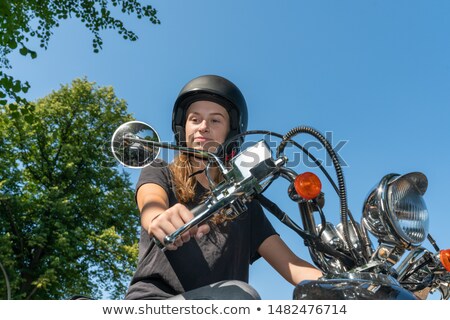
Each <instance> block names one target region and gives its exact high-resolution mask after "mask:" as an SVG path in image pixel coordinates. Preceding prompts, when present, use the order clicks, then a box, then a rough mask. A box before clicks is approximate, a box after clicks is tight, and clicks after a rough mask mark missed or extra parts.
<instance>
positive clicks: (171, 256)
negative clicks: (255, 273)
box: [125, 161, 276, 299]
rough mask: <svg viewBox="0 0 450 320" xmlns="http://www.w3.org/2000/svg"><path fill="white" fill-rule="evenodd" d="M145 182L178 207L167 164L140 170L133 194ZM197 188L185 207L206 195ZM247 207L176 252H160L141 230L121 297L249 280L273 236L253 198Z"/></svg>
mask: <svg viewBox="0 0 450 320" xmlns="http://www.w3.org/2000/svg"><path fill="white" fill-rule="evenodd" d="M146 183H155V184H158V185H160V186H161V187H162V188H163V189H164V190H165V191H166V193H167V195H168V198H169V206H173V205H175V204H176V203H178V201H177V199H176V196H175V193H174V188H173V182H172V178H171V172H170V170H169V168H168V165H167V163H165V162H163V161H159V162H154V163H153V164H152V165H150V166H147V167H145V168H144V169H142V171H141V175H140V177H139V181H138V183H137V185H136V190H138V189H139V187H140V186H142V185H143V184H146ZM197 185H198V187H197V190H196V194H197V197H196V199H195V200H194V201H193V202H192V203H189V204H187V207H188V208H193V207H194V206H195V205H196V204H197V203H198V201H199V200H200V199H201V198H203V197H202V196H203V195H204V193H205V192H206V190H205V189H204V188H203V187H202V186H201V185H200V184H197ZM247 207H248V210H247V211H246V212H244V213H242V214H241V215H240V216H239V217H237V218H236V219H235V220H233V221H228V222H226V223H224V224H221V225H214V224H211V231H210V232H209V233H208V234H206V235H204V236H203V237H202V238H201V239H200V240H197V239H191V240H190V241H189V242H187V243H185V244H183V246H182V247H180V248H178V249H177V250H175V251H165V252H162V251H161V250H160V249H159V248H158V247H156V246H155V245H154V243H153V242H152V241H151V238H150V237H149V235H148V233H147V232H146V231H145V230H144V229H143V228H142V229H141V236H140V241H139V261H138V265H137V269H136V272H135V274H134V276H133V278H132V280H131V284H130V286H129V288H128V292H127V295H126V297H125V298H126V299H166V298H169V297H171V296H173V295H177V294H180V293H183V292H186V291H189V290H192V289H196V288H199V287H202V286H205V285H208V284H212V283H215V282H218V281H222V280H241V281H245V282H248V273H249V265H250V264H251V263H253V262H254V261H255V260H257V259H258V258H259V257H260V256H259V254H258V252H257V250H258V247H259V246H260V245H261V243H262V242H263V241H264V240H265V239H267V238H268V237H270V236H271V235H274V234H276V232H275V230H274V228H273V227H272V225H271V223H270V222H269V220H267V218H266V216H265V214H264V212H263V210H262V208H261V205H260V204H259V203H258V202H257V201H256V200H254V201H252V202H250V203H247Z"/></svg>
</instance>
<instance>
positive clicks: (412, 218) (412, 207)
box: [387, 173, 429, 244]
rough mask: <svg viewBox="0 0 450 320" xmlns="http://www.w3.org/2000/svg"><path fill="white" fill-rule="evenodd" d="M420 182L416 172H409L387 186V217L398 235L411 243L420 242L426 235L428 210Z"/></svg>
mask: <svg viewBox="0 0 450 320" xmlns="http://www.w3.org/2000/svg"><path fill="white" fill-rule="evenodd" d="M425 179H426V178H425ZM421 182H422V179H420V177H418V176H417V173H414V174H411V173H410V174H408V175H404V176H400V177H399V178H397V179H395V180H394V181H393V182H391V183H389V187H388V201H387V204H388V207H389V210H388V212H389V213H390V214H389V215H388V217H389V218H390V219H391V221H392V225H393V227H394V228H395V230H396V231H397V233H398V235H399V236H400V237H401V238H403V240H405V241H407V242H410V243H412V244H420V243H422V242H423V241H424V240H425V238H426V237H427V235H428V225H429V222H428V221H429V219H428V211H427V206H426V204H425V201H424V199H423V197H422V194H423V193H422V190H420V183H421ZM418 183H419V184H418ZM423 192H424V191H423Z"/></svg>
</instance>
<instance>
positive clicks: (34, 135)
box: [0, 79, 139, 299]
mask: <svg viewBox="0 0 450 320" xmlns="http://www.w3.org/2000/svg"><path fill="white" fill-rule="evenodd" d="M31 105H32V107H33V108H34V111H33V113H34V117H33V119H32V122H28V121H27V120H25V119H24V117H13V116H12V114H14V112H16V111H15V109H14V107H13V106H12V105H7V106H4V107H1V108H0V154H1V159H2V161H1V162H0V261H1V262H2V265H3V266H4V268H5V269H6V271H7V273H8V275H9V280H10V283H11V288H12V298H13V299H65V298H68V297H70V296H72V295H76V294H83V295H88V296H92V297H97V298H98V297H101V296H102V295H103V293H105V292H106V293H109V294H110V297H111V298H119V297H121V296H123V294H124V293H125V286H126V285H127V284H128V281H129V276H130V275H131V273H132V269H133V267H134V265H135V262H136V257H137V242H136V241H137V240H136V239H137V230H138V220H139V219H138V213H137V209H136V206H135V203H134V195H133V194H134V192H133V190H132V188H131V183H130V179H129V176H128V175H127V174H125V173H124V172H121V171H120V170H119V169H118V167H117V166H116V165H115V162H114V161H113V160H112V156H111V155H110V152H109V148H108V145H109V141H110V139H111V136H112V133H113V132H114V130H115V128H116V127H118V126H119V125H120V124H121V123H123V122H125V121H129V120H131V119H132V117H131V116H130V115H129V114H128V113H127V111H126V108H127V106H126V103H125V102H124V101H123V100H120V99H118V98H117V97H116V96H115V94H114V91H113V89H112V88H111V87H98V86H96V85H95V84H94V83H90V82H88V81H87V80H86V79H77V80H74V81H73V82H72V84H71V86H68V85H66V86H62V87H61V88H60V89H59V90H58V91H56V92H53V93H51V94H50V95H48V96H47V97H45V98H43V99H40V100H38V101H37V102H36V103H33V104H31ZM0 288H5V283H4V280H3V279H2V278H0ZM2 291H3V289H2V290H1V291H0V294H1V295H3V294H4V293H3V292H2ZM0 298H1V296H0Z"/></svg>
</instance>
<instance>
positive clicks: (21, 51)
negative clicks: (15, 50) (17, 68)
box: [19, 47, 28, 56]
mask: <svg viewBox="0 0 450 320" xmlns="http://www.w3.org/2000/svg"><path fill="white" fill-rule="evenodd" d="M19 52H20V54H21V55H23V56H26V55H27V53H28V49H27V48H25V47H22V48H20V50H19Z"/></svg>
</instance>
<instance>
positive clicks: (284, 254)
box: [258, 235, 322, 286]
mask: <svg viewBox="0 0 450 320" xmlns="http://www.w3.org/2000/svg"><path fill="white" fill-rule="evenodd" d="M258 253H259V254H260V255H261V256H262V257H263V258H264V259H265V260H266V261H267V262H268V263H269V264H270V265H271V266H272V267H273V268H274V269H275V270H277V271H278V273H279V274H280V275H281V276H283V278H285V279H286V280H287V281H289V282H290V283H292V284H293V285H294V286H295V285H297V284H299V283H300V282H301V281H303V280H315V279H318V278H320V277H321V276H322V272H321V271H320V270H318V269H317V268H315V267H314V266H313V265H311V264H309V263H308V262H306V261H304V260H302V259H300V258H299V257H297V256H296V255H295V254H294V253H293V252H292V251H291V249H289V247H288V246H287V245H286V243H284V241H283V240H281V238H280V237H279V236H278V235H272V236H270V237H268V238H267V239H266V240H264V241H263V243H262V244H261V245H260V246H259V248H258Z"/></svg>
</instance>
